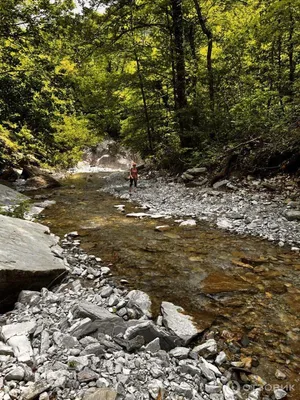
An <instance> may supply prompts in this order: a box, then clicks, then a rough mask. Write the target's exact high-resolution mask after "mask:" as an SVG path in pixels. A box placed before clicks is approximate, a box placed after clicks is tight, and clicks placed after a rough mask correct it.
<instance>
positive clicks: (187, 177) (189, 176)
mask: <svg viewBox="0 0 300 400" xmlns="http://www.w3.org/2000/svg"><path fill="white" fill-rule="evenodd" d="M181 178H182V179H183V180H184V181H185V182H189V181H192V180H193V179H194V176H193V175H192V174H188V173H187V172H184V173H183V174H182V175H181Z"/></svg>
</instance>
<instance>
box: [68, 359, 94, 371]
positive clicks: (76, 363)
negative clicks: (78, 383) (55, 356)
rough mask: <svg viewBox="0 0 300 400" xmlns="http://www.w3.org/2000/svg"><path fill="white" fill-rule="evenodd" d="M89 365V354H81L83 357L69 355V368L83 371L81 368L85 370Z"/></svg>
mask: <svg viewBox="0 0 300 400" xmlns="http://www.w3.org/2000/svg"><path fill="white" fill-rule="evenodd" d="M88 365H89V359H88V357H87V356H81V357H74V356H69V357H68V366H69V368H72V369H74V370H76V371H81V370H83V368H85V367H87V366H88Z"/></svg>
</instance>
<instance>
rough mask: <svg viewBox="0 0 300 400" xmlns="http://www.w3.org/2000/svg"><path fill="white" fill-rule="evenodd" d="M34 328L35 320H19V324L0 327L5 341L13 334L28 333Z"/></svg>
mask: <svg viewBox="0 0 300 400" xmlns="http://www.w3.org/2000/svg"><path fill="white" fill-rule="evenodd" d="M35 329H36V322H35V321H34V320H32V321H28V322H21V323H19V324H10V325H4V326H2V328H1V336H2V337H3V339H4V340H5V341H6V342H7V341H8V339H10V338H11V337H13V336H18V335H28V334H29V333H32V332H34V331H35Z"/></svg>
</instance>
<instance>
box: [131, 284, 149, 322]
mask: <svg viewBox="0 0 300 400" xmlns="http://www.w3.org/2000/svg"><path fill="white" fill-rule="evenodd" d="M126 298H127V299H128V304H127V306H128V307H132V308H136V309H137V310H138V311H140V312H141V313H142V314H143V315H146V317H148V318H152V310H151V307H152V302H151V299H150V297H149V295H148V294H147V293H145V292H142V291H141V290H131V291H130V292H129V293H128V294H127V296H126Z"/></svg>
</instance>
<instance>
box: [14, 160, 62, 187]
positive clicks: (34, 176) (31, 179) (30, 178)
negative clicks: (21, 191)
mask: <svg viewBox="0 0 300 400" xmlns="http://www.w3.org/2000/svg"><path fill="white" fill-rule="evenodd" d="M21 177H22V178H23V179H25V180H26V183H25V186H26V187H27V188H30V189H31V190H36V189H46V188H55V187H58V186H60V183H59V182H58V181H57V180H56V179H55V178H53V177H52V176H51V175H50V173H49V172H46V171H44V170H42V169H40V168H38V167H35V166H33V165H30V166H29V165H28V166H24V167H23V171H22V174H21Z"/></svg>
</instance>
